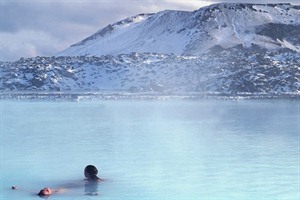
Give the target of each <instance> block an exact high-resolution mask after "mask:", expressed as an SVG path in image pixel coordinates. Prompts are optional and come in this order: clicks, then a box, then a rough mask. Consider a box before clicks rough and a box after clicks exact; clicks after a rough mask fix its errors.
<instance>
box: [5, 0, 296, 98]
mask: <svg viewBox="0 0 300 200" xmlns="http://www.w3.org/2000/svg"><path fill="white" fill-rule="evenodd" d="M28 91H30V92H31V91H39V92H59V93H60V92H64V93H66V92H67V93H74V92H77V93H78V92H79V93H80V92H81V93H83V92H98V93H99V92H100V93H101V92H104V91H120V92H129V93H132V94H133V93H134V94H141V93H155V94H166V95H169V94H176V95H177V94H197V95H200V96H203V95H204V96H205V95H234V96H236V95H239V96H240V95H244V96H245V95H248V96H259V95H275V96H289V97H292V96H296V97H299V95H300V6H292V5H290V4H277V5H253V4H216V5H212V6H208V7H205V8H201V9H199V10H196V11H194V12H186V11H162V12H159V13H155V14H141V15H137V16H135V17H131V18H127V19H125V20H122V21H120V22H117V23H115V24H112V25H108V26H107V27H105V28H103V29H101V30H99V31H98V32H97V33H95V34H94V35H92V36H90V37H88V38H86V39H84V40H83V41H81V42H79V43H77V44H74V45H72V46H71V47H70V48H68V49H66V50H65V51H63V52H61V53H59V54H58V55H57V56H53V57H35V58H27V59H24V58H22V59H20V60H18V61H16V62H0V98H1V97H3V95H4V94H9V95H10V94H13V93H14V92H17V93H20V92H28ZM4 96H5V95H4Z"/></svg>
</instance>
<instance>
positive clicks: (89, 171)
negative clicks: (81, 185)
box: [84, 165, 102, 182]
mask: <svg viewBox="0 0 300 200" xmlns="http://www.w3.org/2000/svg"><path fill="white" fill-rule="evenodd" d="M97 174H98V169H97V168H96V167H95V166H94V165H88V166H86V167H85V169H84V176H85V177H86V180H87V181H95V182H100V181H102V180H101V179H100V178H99V177H98V176H97Z"/></svg>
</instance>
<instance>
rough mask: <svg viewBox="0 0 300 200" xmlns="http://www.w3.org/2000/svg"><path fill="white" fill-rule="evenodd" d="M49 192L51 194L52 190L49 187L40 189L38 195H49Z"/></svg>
mask: <svg viewBox="0 0 300 200" xmlns="http://www.w3.org/2000/svg"><path fill="white" fill-rule="evenodd" d="M51 194H52V191H51V189H50V188H44V189H41V191H40V192H39V193H38V195H39V196H49V195H51Z"/></svg>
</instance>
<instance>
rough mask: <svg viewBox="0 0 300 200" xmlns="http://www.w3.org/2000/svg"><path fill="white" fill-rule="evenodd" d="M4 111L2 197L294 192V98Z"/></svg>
mask: <svg viewBox="0 0 300 200" xmlns="http://www.w3.org/2000/svg"><path fill="white" fill-rule="evenodd" d="M0 117H1V119H0V123H1V124H0V125H1V128H0V131H1V132H0V133H1V134H0V142H1V162H0V169H1V172H0V181H1V183H0V199H1V200H2V199H3V200H18V199H22V200H31V199H37V198H38V196H37V195H36V193H37V192H38V191H39V190H40V189H41V188H44V187H50V188H60V187H65V188H67V189H66V191H65V192H64V193H62V194H54V195H52V196H51V197H49V199H53V200H58V199H72V200H77V199H78V200H79V199H103V200H105V199H123V200H126V199H128V200H134V199H149V200H150V199H180V200H181V199H182V200H183V199H184V200H189V199H195V200H196V199H206V200H233V199H239V200H248V199H249V200H253V199H260V200H270V199H272V200H298V199H299V197H300V192H299V187H300V177H299V176H300V175H299V172H300V169H299V166H300V157H299V151H300V145H299V142H300V140H299V139H300V136H299V134H300V133H299V122H300V113H299V101H289V100H274V101H273V100H241V101H226V100H211V101H209V100H199V101H175V100H174V101H171V100H170V101H130V100H127V101H113V100H110V101H82V102H55V101H48V102H47V101H1V102H0ZM88 164H93V165H95V166H97V168H98V170H99V176H100V177H101V178H103V179H104V181H103V182H101V183H99V184H98V185H97V186H96V187H95V188H94V190H97V192H98V193H99V195H97V196H89V195H87V192H86V191H87V188H86V185H85V182H84V180H83V178H84V176H83V169H84V167H85V166H86V165H88ZM12 185H16V186H18V190H11V186H12Z"/></svg>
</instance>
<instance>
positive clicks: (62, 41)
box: [0, 0, 300, 61]
mask: <svg viewBox="0 0 300 200" xmlns="http://www.w3.org/2000/svg"><path fill="white" fill-rule="evenodd" d="M220 2H233V3H237V2H238V3H283V2H287V3H292V4H300V2H299V0H285V1H284V0H281V1H277V0H273V1H271V0H238V1H237V0H0V9H1V10H0V11H1V12H0V22H1V23H0V25H1V26H0V44H1V46H0V51H1V52H0V60H1V61H13V60H18V59H19V58H20V57H34V56H52V55H54V54H55V53H57V52H59V51H61V50H64V49H66V48H67V47H69V46H70V45H71V44H74V43H76V42H79V41H81V40H83V39H84V38H86V37H88V36H90V35H92V34H93V33H95V32H96V31H97V30H99V29H100V28H103V27H104V26H106V25H108V24H111V23H114V22H117V21H119V20H122V19H124V18H127V17H130V16H134V15H137V14H140V13H152V12H158V11H162V10H190V11H192V10H196V9H199V8H200V7H203V6H207V5H210V4H214V3H220Z"/></svg>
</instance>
